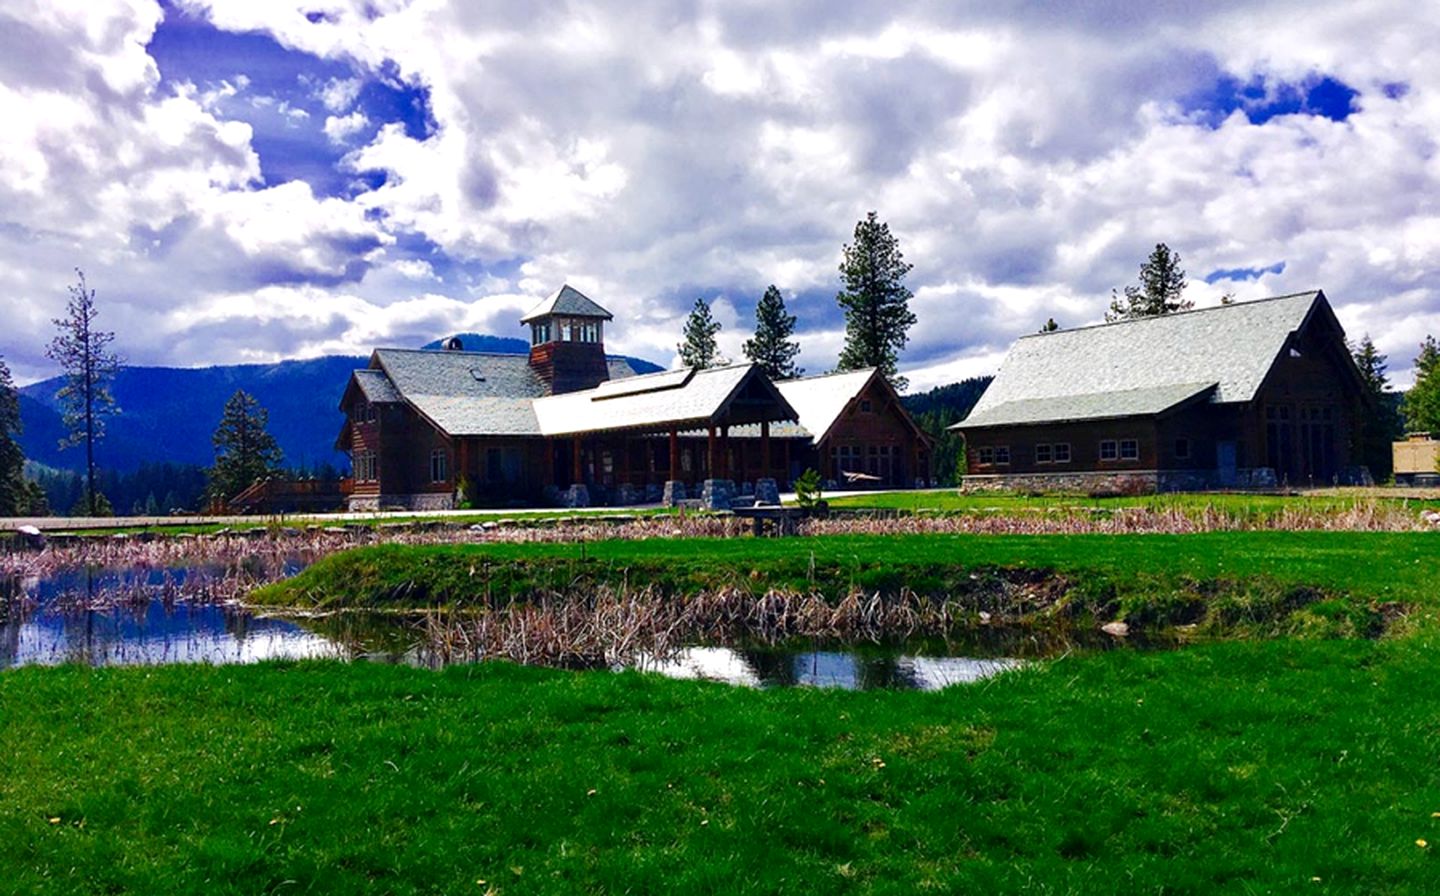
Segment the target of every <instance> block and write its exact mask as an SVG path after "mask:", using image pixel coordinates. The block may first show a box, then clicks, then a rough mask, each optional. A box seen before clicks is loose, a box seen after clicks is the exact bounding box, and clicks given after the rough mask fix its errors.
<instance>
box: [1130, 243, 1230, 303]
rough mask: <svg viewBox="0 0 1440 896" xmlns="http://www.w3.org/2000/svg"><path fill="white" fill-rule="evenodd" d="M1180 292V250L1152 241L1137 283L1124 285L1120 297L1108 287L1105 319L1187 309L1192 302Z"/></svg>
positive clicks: (1182, 278)
mask: <svg viewBox="0 0 1440 896" xmlns="http://www.w3.org/2000/svg"><path fill="white" fill-rule="evenodd" d="M1184 293H1185V271H1184V270H1183V269H1182V268H1181V267H1180V253H1178V252H1171V251H1170V247H1169V246H1167V245H1165V244H1164V243H1156V244H1155V251H1153V252H1151V253H1150V257H1149V258H1147V259H1146V260H1145V263H1144V264H1142V265H1140V285H1139V286H1127V287H1125V296H1124V298H1123V299H1122V298H1121V297H1120V295H1119V294H1118V293H1116V292H1115V291H1114V290H1111V300H1110V310H1109V312H1107V313H1106V315H1105V320H1106V321H1109V322H1112V323H1113V322H1114V321H1117V320H1133V319H1134V318H1137V317H1157V316H1159V315H1161V314H1173V313H1174V312H1176V311H1188V310H1189V309H1191V308H1193V307H1195V303H1194V302H1190V301H1187V300H1186V299H1185V297H1184ZM1227 304H1228V303H1227Z"/></svg>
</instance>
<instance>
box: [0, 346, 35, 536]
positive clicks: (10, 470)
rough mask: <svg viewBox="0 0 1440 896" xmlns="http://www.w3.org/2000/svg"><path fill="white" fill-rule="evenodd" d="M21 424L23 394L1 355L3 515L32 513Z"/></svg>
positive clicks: (0, 483) (0, 489) (0, 478)
mask: <svg viewBox="0 0 1440 896" xmlns="http://www.w3.org/2000/svg"><path fill="white" fill-rule="evenodd" d="M20 425H21V424H20V395H19V393H18V392H16V391H15V382H14V380H12V379H11V378H10V368H9V366H8V365H6V363H5V359H4V358H0V516H25V515H28V514H30V513H31V512H33V511H32V509H31V504H32V503H33V502H32V488H31V483H29V482H27V481H26V479H25V454H24V452H23V451H21V449H20V442H19V439H18V436H19V435H20Z"/></svg>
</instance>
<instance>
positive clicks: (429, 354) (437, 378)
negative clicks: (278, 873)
mask: <svg viewBox="0 0 1440 896" xmlns="http://www.w3.org/2000/svg"><path fill="white" fill-rule="evenodd" d="M606 363H607V364H608V365H609V368H610V377H611V379H620V378H623V377H629V376H634V374H635V370H634V368H632V367H631V366H630V364H629V362H627V361H622V360H619V359H609V360H608V361H607V362H606ZM371 372H378V373H381V374H382V375H383V376H384V377H386V379H387V380H388V382H389V383H390V384H391V387H392V388H393V389H394V390H395V391H396V393H397V394H398V395H399V396H401V397H403V399H404V400H405V401H407V402H409V403H410V405H411V406H412V407H414V408H415V410H416V411H417V412H419V413H420V414H421V415H423V416H424V417H426V418H427V419H429V420H430V421H431V422H432V423H434V424H435V425H436V426H437V427H439V428H440V429H441V430H442V431H443V432H445V433H448V434H449V435H452V436H481V435H540V426H539V423H538V422H537V421H536V418H535V411H534V408H533V406H534V400H535V399H537V398H540V397H542V396H544V395H545V384H544V382H543V381H542V380H541V379H540V378H539V377H538V376H536V375H535V372H534V370H533V369H532V368H531V367H530V359H529V357H528V356H526V355H502V354H493V353H489V352H446V351H425V350H413V349H395V348H381V349H376V350H375V353H374V354H373V355H371Z"/></svg>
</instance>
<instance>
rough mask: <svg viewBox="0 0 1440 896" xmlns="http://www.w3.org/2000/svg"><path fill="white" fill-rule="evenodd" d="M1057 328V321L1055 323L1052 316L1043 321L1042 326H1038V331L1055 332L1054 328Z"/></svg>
mask: <svg viewBox="0 0 1440 896" xmlns="http://www.w3.org/2000/svg"><path fill="white" fill-rule="evenodd" d="M1058 329H1060V325H1059V324H1057V323H1055V318H1053V317H1052V318H1050V319H1048V320H1046V321H1045V326H1043V327H1041V328H1040V332H1041V333H1054V332H1055V331H1056V330H1058Z"/></svg>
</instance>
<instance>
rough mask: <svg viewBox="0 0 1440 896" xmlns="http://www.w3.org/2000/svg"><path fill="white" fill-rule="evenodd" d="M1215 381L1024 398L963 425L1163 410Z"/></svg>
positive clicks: (997, 406)
mask: <svg viewBox="0 0 1440 896" xmlns="http://www.w3.org/2000/svg"><path fill="white" fill-rule="evenodd" d="M1215 385H1216V384H1215V383H1187V384H1183V385H1178V386H1154V387H1151V388H1148V389H1125V390H1123V391H1120V392H1099V393H1092V394H1089V395H1065V396H1061V397H1058V398H1024V399H1020V400H1019V401H1007V402H1004V403H1002V404H995V405H991V406H990V407H988V408H986V409H985V410H984V411H974V412H972V413H971V414H970V416H969V417H966V418H965V422H964V423H961V424H957V425H958V426H961V427H966V428H969V427H976V428H978V427H982V426H1017V425H1021V424H1026V423H1036V422H1046V421H1053V420H1107V419H1111V418H1115V417H1136V416H1143V415H1149V414H1159V413H1161V412H1163V411H1168V410H1169V409H1171V408H1173V407H1175V406H1176V405H1178V404H1181V403H1183V402H1186V401H1189V400H1190V399H1192V398H1196V397H1198V396H1200V395H1201V394H1203V393H1205V392H1208V391H1210V390H1211V389H1213V388H1215Z"/></svg>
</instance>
